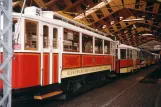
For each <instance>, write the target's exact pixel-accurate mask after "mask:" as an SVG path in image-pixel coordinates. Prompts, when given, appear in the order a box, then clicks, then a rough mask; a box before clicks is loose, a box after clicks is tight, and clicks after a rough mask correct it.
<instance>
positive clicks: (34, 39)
mask: <svg viewBox="0 0 161 107" xmlns="http://www.w3.org/2000/svg"><path fill="white" fill-rule="evenodd" d="M27 22H30V23H32V24H35V25H36V29H35V30H36V31H35V32H34V33H36V34H34V35H33V34H32V36H35V37H34V38H33V37H31V38H30V37H29V39H33V40H29V42H31V43H27V41H28V40H27V37H28V34H27V27H26V25H27ZM24 26H25V28H24V36H25V38H24V40H25V42H24V49H25V50H38V33H39V29H38V26H39V24H38V22H37V21H33V20H29V19H25V23H24ZM30 29H31V28H30ZM32 33H33V32H32ZM30 36H31V35H30ZM32 42H36V43H35V46H36V47H34V48H33V47H31V46H29V45H32V46H33V44H34V43H32ZM27 46H29V47H27Z"/></svg>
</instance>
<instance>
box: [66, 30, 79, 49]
mask: <svg viewBox="0 0 161 107" xmlns="http://www.w3.org/2000/svg"><path fill="white" fill-rule="evenodd" d="M63 44H64V51H72V52H79V33H78V32H75V31H72V30H68V29H64V42H63Z"/></svg>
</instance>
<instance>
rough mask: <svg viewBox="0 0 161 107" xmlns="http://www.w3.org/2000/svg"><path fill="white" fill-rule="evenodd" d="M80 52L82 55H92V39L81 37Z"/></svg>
mask: <svg viewBox="0 0 161 107" xmlns="http://www.w3.org/2000/svg"><path fill="white" fill-rule="evenodd" d="M82 51H83V52H84V53H93V37H92V36H88V35H85V34H83V35H82Z"/></svg>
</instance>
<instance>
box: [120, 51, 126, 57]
mask: <svg viewBox="0 0 161 107" xmlns="http://www.w3.org/2000/svg"><path fill="white" fill-rule="evenodd" d="M120 51H121V52H120V53H121V59H126V49H121V50H120Z"/></svg>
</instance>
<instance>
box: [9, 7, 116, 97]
mask: <svg viewBox="0 0 161 107" xmlns="http://www.w3.org/2000/svg"><path fill="white" fill-rule="evenodd" d="M20 16H21V15H20V14H19V13H13V34H15V30H16V29H18V30H17V31H18V32H17V33H16V34H15V36H14V38H13V42H14V46H13V47H14V57H13V60H12V87H13V90H18V89H22V90H28V89H34V90H32V91H34V92H35V93H39V94H41V92H43V91H44V90H46V89H49V90H50V89H54V88H53V87H56V85H59V84H61V83H62V81H65V82H64V83H65V85H66V84H68V85H70V84H71V83H69V80H70V81H71V82H74V83H75V81H77V80H78V81H77V83H76V84H79V85H82V84H81V82H80V81H81V80H80V77H81V76H82V77H83V78H84V77H86V78H85V79H88V78H87V77H88V75H91V76H89V77H90V78H93V77H92V76H94V77H95V76H96V75H94V74H95V73H98V72H100V73H103V72H107V71H114V70H115V59H116V58H115V50H116V43H115V42H114V41H113V40H112V39H110V38H108V37H106V36H105V35H106V34H104V33H102V32H99V31H97V30H95V29H92V28H89V27H87V26H85V25H83V24H80V23H78V22H75V21H73V20H70V19H68V18H65V17H63V16H61V15H59V14H57V13H54V12H49V11H46V12H45V11H41V10H40V9H38V8H36V7H27V8H26V9H25V13H24V14H23V15H22V17H21V18H20ZM19 19H21V21H20V23H17V22H18V20H19ZM77 77H78V78H77ZM82 77H81V78H82ZM73 78H74V80H73ZM79 80H80V81H79ZM66 81H68V82H66ZM83 81H84V80H83ZM72 86H73V85H72ZM46 87H51V88H46ZM35 88H36V89H35ZM37 88H38V89H37ZM40 91H41V92H40ZM51 91H52V90H50V92H51ZM43 93H44V92H43ZM54 94H55V95H56V94H57V93H54ZM35 98H38V99H39V98H40V97H35Z"/></svg>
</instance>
